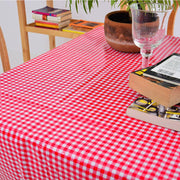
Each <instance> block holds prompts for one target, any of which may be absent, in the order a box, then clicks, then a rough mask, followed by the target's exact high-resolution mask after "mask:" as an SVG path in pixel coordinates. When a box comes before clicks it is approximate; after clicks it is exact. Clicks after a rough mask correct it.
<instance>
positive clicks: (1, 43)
mask: <svg viewBox="0 0 180 180" xmlns="http://www.w3.org/2000/svg"><path fill="white" fill-rule="evenodd" d="M0 55H1V61H2V66H3V70H4V72H6V71H8V70H10V69H11V68H10V63H9V57H8V52H7V47H6V42H5V40H4V36H3V32H2V29H1V27H0Z"/></svg>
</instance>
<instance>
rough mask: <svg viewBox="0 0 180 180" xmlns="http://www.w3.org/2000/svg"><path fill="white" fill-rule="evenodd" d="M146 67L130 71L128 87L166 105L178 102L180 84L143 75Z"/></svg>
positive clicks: (179, 98)
mask: <svg viewBox="0 0 180 180" xmlns="http://www.w3.org/2000/svg"><path fill="white" fill-rule="evenodd" d="M152 67H153V66H152ZM148 68H151V67H148ZM148 68H145V69H140V70H137V71H134V72H131V73H130V76H129V87H130V88H132V89H133V90H135V91H137V92H138V93H140V94H142V95H144V96H146V97H148V98H150V99H153V100H154V101H156V102H158V103H159V104H162V105H163V106H166V107H170V106H173V105H175V104H177V103H179V102H180V86H178V85H174V84H171V83H167V82H165V81H161V80H157V79H154V78H150V77H146V76H144V73H145V72H146V71H147V70H148Z"/></svg>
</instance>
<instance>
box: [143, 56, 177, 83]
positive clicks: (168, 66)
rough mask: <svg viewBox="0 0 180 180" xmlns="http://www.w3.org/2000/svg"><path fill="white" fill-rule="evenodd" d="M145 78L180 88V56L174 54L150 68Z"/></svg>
mask: <svg viewBox="0 0 180 180" xmlns="http://www.w3.org/2000/svg"><path fill="white" fill-rule="evenodd" d="M144 76H148V77H152V78H154V79H158V80H162V81H165V82H169V83H171V84H175V85H179V86H180V54H177V53H173V54H172V55H170V56H168V57H167V58H165V59H164V60H162V61H160V62H159V63H157V64H156V65H155V66H153V67H151V68H149V69H148V70H147V71H146V72H145V73H144Z"/></svg>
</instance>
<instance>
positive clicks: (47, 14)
mask: <svg viewBox="0 0 180 180" xmlns="http://www.w3.org/2000/svg"><path fill="white" fill-rule="evenodd" d="M32 13H35V14H41V15H46V16H54V17H57V14H52V13H45V12H39V11H34V10H33V11H32Z"/></svg>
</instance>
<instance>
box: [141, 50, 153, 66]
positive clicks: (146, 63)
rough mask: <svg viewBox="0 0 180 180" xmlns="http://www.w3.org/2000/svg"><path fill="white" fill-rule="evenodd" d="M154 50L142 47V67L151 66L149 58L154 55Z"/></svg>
mask: <svg viewBox="0 0 180 180" xmlns="http://www.w3.org/2000/svg"><path fill="white" fill-rule="evenodd" d="M152 52H153V50H151V49H143V48H141V55H142V68H146V67H148V66H149V59H150V56H151V55H152Z"/></svg>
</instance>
